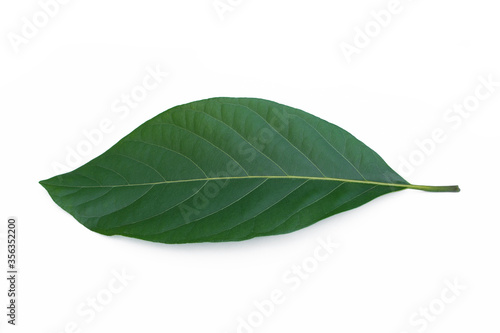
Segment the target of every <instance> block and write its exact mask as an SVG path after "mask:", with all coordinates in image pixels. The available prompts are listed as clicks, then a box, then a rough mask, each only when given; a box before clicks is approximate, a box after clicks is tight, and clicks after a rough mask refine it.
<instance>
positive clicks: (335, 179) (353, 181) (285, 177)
mask: <svg viewBox="0 0 500 333" xmlns="http://www.w3.org/2000/svg"><path fill="white" fill-rule="evenodd" d="M244 179H301V180H320V181H334V182H345V183H355V184H366V185H380V186H391V187H402V188H414V189H423V188H427V187H429V186H422V185H412V184H396V183H384V182H377V181H371V180H360V179H346V178H332V177H309V176H241V177H207V178H193V179H179V180H166V181H160V182H150V183H135V184H118V185H78V186H77V185H56V184H48V185H53V186H60V187H81V188H106V187H131V186H151V185H162V184H177V183H191V182H198V181H205V182H206V181H212V180H244Z"/></svg>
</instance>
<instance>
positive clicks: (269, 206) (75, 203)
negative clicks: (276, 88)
mask: <svg viewBox="0 0 500 333" xmlns="http://www.w3.org/2000/svg"><path fill="white" fill-rule="evenodd" d="M40 183H41V184H42V185H43V186H44V187H45V188H46V189H47V191H48V192H49V194H50V195H51V197H52V199H53V200H54V201H55V202H56V203H57V204H58V205H59V206H61V207H62V208H63V209H65V210H66V211H68V212H69V213H70V214H71V215H73V216H74V217H75V218H76V219H77V220H78V221H79V222H80V223H82V224H83V225H84V226H86V227H87V228H89V229H90V230H93V231H96V232H99V233H101V234H105V235H114V234H118V235H124V236H129V237H135V238H140V239H144V240H150V241H155V242H163V243H187V242H205V241H235V240H244V239H249V238H252V237H256V236H263V235H275V234H282V233H288V232H292V231H295V230H298V229H301V228H304V227H306V226H308V225H310V224H312V223H315V222H317V221H319V220H321V219H323V218H325V217H328V216H331V215H334V214H337V213H339V212H342V211H345V210H348V209H352V208H355V207H358V206H360V205H362V204H364V203H366V202H368V201H370V200H372V199H374V198H376V197H378V196H380V195H383V194H386V193H389V192H394V191H398V190H401V189H405V188H414V189H422V190H431V191H432V190H434V191H445V190H448V191H451V190H457V189H458V187H456V188H454V187H438V188H436V187H426V186H417V185H411V184H409V183H408V182H406V181H405V180H404V179H403V178H402V177H401V176H399V175H398V174H397V173H396V172H395V171H394V170H392V169H391V168H390V167H389V166H388V165H387V164H386V163H385V162H384V161H383V160H382V158H381V157H380V156H379V155H378V154H376V153H375V152H374V151H373V150H371V149H370V148H368V147H367V146H366V145H364V144H363V143H362V142H361V141H359V140H357V139H356V138H355V137H354V136H352V135H351V134H349V133H348V132H346V131H345V130H343V129H341V128H340V127H338V126H335V125H333V124H330V123H328V122H326V121H324V120H322V119H320V118H317V117H315V116H312V115H310V114H308V113H306V112H304V111H301V110H298V109H294V108H290V107H288V106H284V105H281V104H278V103H275V102H270V101H266V100H261V99H253V98H239V99H237V98H212V99H208V100H202V101H196V102H192V103H188V104H185V105H181V106H177V107H174V108H172V109H170V110H167V111H165V112H163V113H161V114H160V115H158V116H156V117H154V118H153V119H151V120H149V121H147V122H146V123H144V124H142V125H141V126H139V127H138V128H137V129H136V130H134V131H133V132H132V133H130V134H129V135H127V136H126V137H124V138H123V139H122V140H120V141H119V142H118V143H117V144H116V145H114V146H113V147H111V148H110V149H109V150H108V151H107V152H105V153H104V154H102V155H101V156H99V157H97V158H95V159H94V160H92V161H90V162H89V163H87V164H85V165H84V166H82V167H80V168H78V169H76V170H74V171H72V172H70V173H67V174H64V175H59V176H56V177H53V178H51V179H48V180H45V181H41V182H40Z"/></svg>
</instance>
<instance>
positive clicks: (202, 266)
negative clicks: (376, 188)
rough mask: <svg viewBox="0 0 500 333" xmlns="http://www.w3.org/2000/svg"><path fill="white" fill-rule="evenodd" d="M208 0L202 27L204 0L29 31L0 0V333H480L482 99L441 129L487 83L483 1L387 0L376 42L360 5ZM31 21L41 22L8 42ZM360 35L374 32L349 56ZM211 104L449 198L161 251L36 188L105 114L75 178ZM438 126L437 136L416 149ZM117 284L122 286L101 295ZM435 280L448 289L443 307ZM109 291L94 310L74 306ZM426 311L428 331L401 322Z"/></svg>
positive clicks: (494, 128) (395, 203) (31, 6)
mask: <svg viewBox="0 0 500 333" xmlns="http://www.w3.org/2000/svg"><path fill="white" fill-rule="evenodd" d="M61 1H62V0H61ZM226 1H229V0H223V1H222V3H226V4H227V3H230V5H229V6H232V7H231V9H232V10H231V11H227V12H225V13H224V14H223V15H222V18H223V19H221V16H220V15H219V14H218V12H217V11H216V10H215V8H214V6H213V2H212V0H203V1H201V0H199V1H163V2H160V1H152V0H143V1H118V0H112V1H104V2H103V1H92V0H91V1H76V0H74V1H69V2H68V3H66V4H60V5H59V8H58V9H57V11H56V10H55V9H54V8H53V7H52V10H53V11H54V13H53V17H50V18H49V19H48V21H47V22H43V18H44V17H43V15H44V14H40V12H41V11H42V9H41V5H40V3H39V2H37V1H35V0H32V1H26V0H24V1H15V2H13V1H9V2H7V1H4V2H2V4H1V5H0V22H1V23H0V25H1V32H0V34H1V42H0V48H1V54H0V57H1V58H0V73H1V74H0V86H1V90H0V110H1V117H2V121H1V142H2V160H1V170H2V172H1V177H2V178H1V184H2V186H1V207H0V218H1V220H2V221H4V222H1V223H0V232H1V233H3V236H4V238H2V239H1V244H0V246H1V251H0V254H1V262H2V264H1V265H0V266H1V267H2V271H5V261H6V259H5V257H6V254H5V248H6V245H5V230H6V227H5V226H2V225H4V224H6V218H7V217H8V216H11V215H14V216H17V217H18V219H19V253H18V254H19V271H20V277H19V285H18V288H19V298H18V303H19V308H18V326H16V327H14V328H12V327H11V325H7V324H6V322H5V319H6V316H5V314H4V313H5V312H6V309H5V307H4V305H6V302H7V297H6V288H7V286H6V283H5V282H6V281H5V279H4V278H2V279H1V281H2V283H1V284H0V287H1V288H2V289H1V290H0V304H1V308H2V309H4V310H0V312H1V313H0V318H1V324H0V331H2V332H4V331H5V332H47V333H49V332H57V333H60V332H137V331H144V332H237V329H238V326H239V325H240V324H239V319H238V318H242V320H244V321H246V322H248V318H249V317H251V318H253V319H251V320H250V321H251V322H252V320H253V325H254V326H256V327H247V328H241V329H240V331H241V332H245V333H249V332H262V333H263V332H304V331H311V332H318V333H319V332H384V333H386V332H394V333H401V332H408V333H413V332H424V331H425V332H471V331H484V332H498V331H499V330H500V322H499V321H498V313H499V312H500V301H499V298H500V286H499V281H500V270H499V262H500V261H499V254H500V242H499V236H500V224H499V222H500V220H499V213H498V187H499V185H500V183H499V181H498V177H497V175H496V174H497V172H498V165H499V164H498V143H499V132H498V124H499V120H500V117H499V113H498V107H499V105H500V96H499V95H500V87H499V86H497V87H495V88H494V89H493V92H491V93H490V95H489V96H488V98H485V99H484V100H482V101H480V102H479V105H478V106H477V107H476V108H475V109H474V110H473V112H470V114H469V115H468V117H466V118H463V119H462V118H459V119H457V118H454V119H455V120H454V121H452V120H451V119H450V118H445V117H446V115H448V116H454V117H456V116H457V115H456V114H454V113H447V112H450V111H447V110H448V109H449V108H452V107H453V105H454V104H461V103H463V101H464V100H468V101H472V102H473V101H474V94H475V90H476V88H477V87H478V86H480V85H481V81H480V77H483V78H488V76H490V77H491V79H492V80H493V81H496V82H498V81H500V70H499V69H500V68H499V66H500V65H499V59H500V44H499V40H498V31H500V20H499V19H498V13H499V9H500V8H498V7H496V5H497V4H496V2H494V1H491V0H475V1H451V0H442V1H430V0H419V1H409V0H401V2H400V4H399V11H398V12H397V13H396V14H392V16H391V20H390V22H389V23H388V24H386V26H385V27H382V28H380V31H377V30H376V29H377V24H375V25H374V24H373V22H376V21H374V18H373V16H371V14H370V12H371V11H376V12H379V11H380V10H384V9H386V8H388V6H390V5H389V1H347V0H341V1H335V2H334V1H308V2H306V1H290V0H286V1H285V0H280V1H276V0H273V1H264V0H241V1H236V0H232V1H229V2H226ZM46 2H48V0H45V1H43V0H42V3H46ZM231 4H232V5H231ZM55 11H56V12H55ZM37 15H38V16H37ZM40 15H41V16H40ZM33 16H35V17H36V19H38V20H39V21H37V22H36V23H37V24H38V25H39V26H40V27H39V28H36V29H37V31H35V32H33V31H32V35H27V36H28V37H29V38H25V37H23V29H24V30H25V31H24V33H26V31H27V30H26V29H28V28H26V27H25V25H26V24H28V23H26V20H27V21H29V22H33V20H34V18H33ZM23 18H26V20H25V19H23ZM44 24H45V25H44ZM43 25H44V26H43ZM366 25H368V27H371V28H372V29H375V30H372V31H371V34H372V37H369V39H370V41H369V43H368V44H367V45H362V44H359V42H360V41H359V38H361V37H360V36H359V33H358V32H357V31H359V30H357V29H365V27H366ZM378 27H380V25H378ZM28 30H29V29H28ZM13 36H17V37H13ZM15 38H18V39H17V40H18V41H19V40H20V39H19V38H25V39H23V42H22V43H21V44H19V45H17V44H15V43H13V42H12V40H14V39H15ZM355 38H358V40H357V42H358V46H360V45H361V46H363V47H358V53H356V54H353V55H352V56H351V57H350V62H349V61H348V59H347V57H346V56H345V55H344V54H343V52H342V50H341V46H342V45H344V46H345V45H346V44H342V43H348V44H351V45H353V46H355V44H354V40H355ZM365 42H366V41H365ZM16 45H17V46H16ZM156 67H158V68H160V69H161V70H162V71H164V72H168V77H166V78H164V79H163V81H162V82H161V83H160V84H158V86H157V87H156V88H155V89H153V90H151V91H149V92H148V94H147V96H146V97H145V98H144V100H142V101H141V102H140V103H138V105H137V106H136V107H135V108H133V109H130V110H129V111H130V112H129V113H128V114H127V115H126V116H123V114H122V113H116V112H114V110H115V109H114V108H113V105H114V103H117V101H118V102H119V100H120V98H121V96H122V94H130V93H131V91H132V90H133V89H136V87H137V86H140V85H141V84H142V80H143V79H144V77H145V76H146V75H147V73H148V72H147V68H151V69H155V68H156ZM478 89H483V90H482V92H485V91H486V90H484V87H483V88H478ZM216 96H236V97H260V98H266V99H270V100H274V101H277V102H281V103H284V104H287V105H290V106H294V107H297V108H300V109H302V110H305V111H307V112H310V113H312V114H314V115H316V116H319V117H321V118H323V119H326V120H328V121H330V122H332V123H335V124H337V125H339V126H341V127H343V128H345V129H346V130H348V131H350V132H351V133H352V134H354V135H355V136H357V137H358V138H359V139H361V140H362V141H364V142H365V143H366V144H368V145H369V146H370V147H371V148H373V149H374V150H375V151H377V152H378V153H379V154H380V155H381V156H382V157H383V158H384V159H385V160H386V161H387V162H388V164H389V165H391V166H393V167H394V168H395V169H396V170H397V171H400V172H403V171H404V170H403V167H402V165H401V163H402V162H401V161H402V159H405V160H409V159H410V157H411V158H412V159H413V161H414V162H415V163H413V164H414V170H413V171H412V172H405V177H406V178H407V179H408V180H409V181H410V182H412V183H416V184H429V185H451V184H459V185H460V187H461V189H462V192H460V193H458V194H456V193H426V192H419V191H411V190H407V191H403V192H398V193H394V194H390V195H386V196H384V197H382V198H379V199H376V200H375V201H373V202H370V203H368V204H367V205H365V206H362V207H360V208H358V209H356V210H353V211H350V212H347V213H342V214H340V215H337V216H334V217H332V218H329V219H326V220H324V221H321V222H319V223H317V224H315V225H313V226H311V227H309V228H306V229H304V230H301V231H298V232H295V233H292V234H288V235H282V236H276V237H266V238H260V239H253V240H250V241H245V242H239V243H221V244H194V245H192V244H191V245H175V246H173V245H162V244H154V243H149V242H145V241H139V240H133V239H127V238H123V237H106V236H101V235H99V234H96V233H93V232H91V231H89V230H87V229H86V228H84V227H83V226H81V225H80V224H79V223H78V222H77V221H76V220H74V219H73V218H72V217H71V216H70V215H69V214H67V213H66V212H64V211H63V210H62V209H60V208H59V207H58V206H57V205H56V204H55V203H53V202H52V200H51V199H50V197H49V196H48V194H47V193H46V192H45V190H44V189H43V188H42V187H41V186H40V185H39V184H38V181H39V180H41V179H46V178H49V177H52V176H54V175H55V174H57V170H55V169H54V165H57V164H58V163H59V164H64V163H65V160H66V158H68V149H73V150H74V149H76V147H78V145H82V142H83V141H85V140H86V138H85V136H84V134H83V132H84V131H91V130H94V129H96V128H98V127H99V124H100V123H101V121H103V120H104V119H109V121H111V123H112V126H113V129H112V130H111V131H109V133H105V134H104V135H103V138H102V140H101V142H98V143H97V144H94V145H92V147H91V149H90V152H89V153H88V154H87V155H85V156H81V161H80V162H79V163H78V165H81V164H83V163H85V162H87V161H89V160H90V159H92V158H94V157H96V156H98V155H99V154H101V153H102V152H104V151H105V150H107V149H108V148H109V147H110V146H111V145H113V144H114V143H115V142H117V141H118V140H119V139H120V138H122V137H123V136H124V135H126V134H127V133H129V132H130V131H131V130H133V129H134V128H135V127H137V126H138V125H140V124H141V123H142V122H144V121H146V120H147V119H149V118H151V117H153V116H155V115H157V114H158V113H160V112H161V111H164V110H166V109H168V108H170V107H173V106H175V105H178V104H181V103H186V102H190V101H194V100H198V99H202V98H208V97H216ZM120 115H121V116H122V117H120ZM446 119H447V120H446ZM438 128H440V129H442V131H443V133H444V135H445V137H446V139H445V140H442V141H443V142H439V143H434V144H429V143H428V141H425V140H427V139H428V138H430V137H431V136H432V132H433V131H434V130H436V129H438ZM422 140H423V141H424V142H427V143H428V145H427V148H428V149H427V150H428V151H427V154H426V155H424V153H423V152H421V150H419V148H418V146H417V144H416V141H419V142H421V141H422ZM433 146H434V147H433ZM419 151H420V152H419ZM406 171H407V170H406ZM328 237H330V238H331V239H333V240H335V241H336V242H337V243H338V244H339V247H338V248H337V249H335V251H334V252H333V253H332V254H331V255H329V256H328V258H327V259H326V260H324V261H322V262H319V263H318V265H317V267H313V268H314V269H311V267H312V266H308V267H309V270H310V271H311V273H309V275H308V277H307V278H306V279H303V280H301V284H300V286H299V287H298V288H297V289H295V290H292V284H291V283H287V282H286V281H285V280H284V279H283V276H284V275H287V274H289V270H290V268H291V267H292V266H294V265H299V266H300V265H301V264H302V263H303V262H304V261H305V262H306V263H311V262H312V261H311V260H313V259H312V258H313V257H312V255H313V253H314V250H315V248H316V247H317V246H318V244H319V243H318V239H323V240H327V239H328ZM122 271H125V272H126V274H127V275H130V276H133V280H131V281H128V282H127V285H126V286H125V287H124V288H122V290H121V291H120V292H117V293H116V294H110V292H109V291H106V290H107V288H108V284H109V283H111V284H113V283H114V282H115V281H114V275H113V274H114V273H113V272H115V273H116V272H122ZM3 274H4V273H1V276H3ZM446 281H449V283H454V281H455V282H457V283H459V284H460V285H461V286H465V287H466V289H465V290H462V291H458V292H456V294H457V295H458V296H457V295H453V293H450V291H449V290H448V289H447V288H448V287H447V282H446ZM118 285H119V284H118V283H114V286H115V287H116V286H118ZM275 289H277V290H280V291H282V292H283V293H284V298H285V300H284V302H282V304H278V305H276V306H275V308H274V310H273V311H272V313H271V314H270V315H269V316H267V317H265V318H263V316H262V315H259V313H257V312H256V311H258V310H257V308H256V306H255V304H254V302H255V301H257V302H262V301H263V300H266V299H269V297H270V294H271V292H272V291H273V290H275ZM109 295H112V299H110V300H109V303H108V304H106V305H105V306H103V308H102V311H96V312H95V316H94V317H92V318H90V317H91V315H90V314H88V312H87V315H85V316H82V315H81V314H78V313H77V309H78V308H80V309H82V307H83V309H87V310H88V309H90V307H89V305H88V303H87V302H89V299H92V298H94V297H96V296H100V297H101V300H104V299H106V297H105V296H109ZM442 295H445V298H446V300H447V302H443V300H442V299H441V297H442ZM452 296H453V297H452ZM450 298H452V299H453V300H452V301H450ZM106 301H108V299H106ZM264 303H265V302H264ZM429 307H431V310H430V312H429V313H430V315H432V320H431V319H422V318H424V317H419V316H420V315H419V314H418V313H419V311H422V309H425V308H429ZM256 313H257V314H256ZM259 316H260V317H259ZM261 318H263V319H262V321H261V322H259V321H258V319H261ZM412 318H413V321H412ZM415 320H420V321H418V323H416V322H415ZM422 320H423V322H422ZM73 323H74V324H73ZM255 323H257V324H255ZM74 325H76V326H74ZM249 328H250V329H249Z"/></svg>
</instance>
